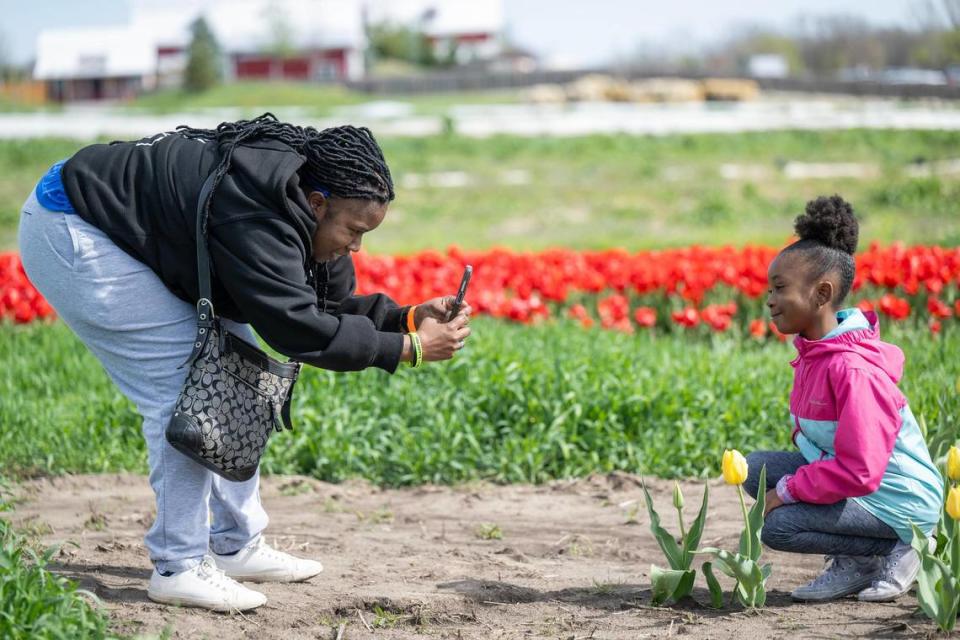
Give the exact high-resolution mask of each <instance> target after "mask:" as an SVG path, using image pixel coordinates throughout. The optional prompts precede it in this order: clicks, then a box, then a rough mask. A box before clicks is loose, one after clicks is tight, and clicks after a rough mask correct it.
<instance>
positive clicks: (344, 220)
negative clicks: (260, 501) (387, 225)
mask: <svg viewBox="0 0 960 640" xmlns="http://www.w3.org/2000/svg"><path fill="white" fill-rule="evenodd" d="M307 200H308V202H309V203H310V208H311V209H312V210H313V215H314V216H315V217H316V219H317V230H316V232H315V233H314V234H313V259H314V260H315V261H316V262H327V261H329V260H334V259H336V258H339V257H340V256H345V255H347V254H348V253H350V252H356V251H360V246H361V244H362V242H363V234H365V233H367V232H368V231H373V230H374V229H376V228H377V227H378V226H380V223H381V222H383V218H384V216H386V215H387V205H386V204H381V203H379V202H377V201H376V200H363V199H360V198H337V197H335V196H333V197H330V198H327V197H325V196H324V195H323V194H322V193H320V192H319V191H314V192H312V193H310V195H309V197H308V198H307Z"/></svg>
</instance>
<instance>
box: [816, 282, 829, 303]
mask: <svg viewBox="0 0 960 640" xmlns="http://www.w3.org/2000/svg"><path fill="white" fill-rule="evenodd" d="M815 296H816V300H817V306H818V307H822V306H823V305H825V304H830V302H831V301H832V300H833V283H832V282H830V281H829V280H823V281H822V282H820V283H818V284H817V289H816V293H815Z"/></svg>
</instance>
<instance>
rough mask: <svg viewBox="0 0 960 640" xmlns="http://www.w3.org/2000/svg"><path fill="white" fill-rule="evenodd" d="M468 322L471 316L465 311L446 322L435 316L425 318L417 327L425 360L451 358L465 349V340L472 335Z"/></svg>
mask: <svg viewBox="0 0 960 640" xmlns="http://www.w3.org/2000/svg"><path fill="white" fill-rule="evenodd" d="M451 300H453V298H451ZM468 322H469V318H468V317H467V315H466V314H464V313H463V312H461V313H459V314H458V315H457V317H456V318H454V319H453V320H451V321H450V322H444V323H441V322H438V321H437V320H436V319H435V318H433V317H428V318H424V320H423V324H420V325H418V328H417V335H419V336H420V345H421V347H422V349H423V360H424V362H435V361H437V360H449V359H450V358H452V357H453V356H454V354H456V352H457V351H459V350H460V349H463V345H464V342H465V341H466V339H467V337H468V336H469V335H470V327H468V326H467V323H468Z"/></svg>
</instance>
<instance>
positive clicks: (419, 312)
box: [413, 296, 473, 327]
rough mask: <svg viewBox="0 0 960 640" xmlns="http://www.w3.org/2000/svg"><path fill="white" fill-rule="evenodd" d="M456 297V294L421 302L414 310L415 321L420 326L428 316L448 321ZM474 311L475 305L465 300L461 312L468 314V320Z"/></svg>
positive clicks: (438, 320)
mask: <svg viewBox="0 0 960 640" xmlns="http://www.w3.org/2000/svg"><path fill="white" fill-rule="evenodd" d="M456 299H457V298H456V296H443V297H441V298H433V299H431V300H427V301H426V302H421V303H420V304H418V305H417V308H416V310H415V311H414V312H413V321H414V323H416V325H417V327H419V326H420V325H421V324H422V323H423V321H424V320H425V319H427V318H433V319H434V320H436V321H437V322H446V321H447V317H448V316H449V315H450V310H451V309H453V302H454V301H455V300H456ZM472 312H473V307H471V306H470V304H469V303H468V302H467V301H466V300H464V301H463V305H462V306H461V307H460V313H461V314H463V315H465V316H467V320H468V321H469V319H470V314H471V313H472Z"/></svg>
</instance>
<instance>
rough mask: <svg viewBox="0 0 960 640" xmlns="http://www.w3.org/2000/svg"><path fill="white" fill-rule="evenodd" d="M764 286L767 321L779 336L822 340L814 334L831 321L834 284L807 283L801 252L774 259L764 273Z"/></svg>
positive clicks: (806, 266) (788, 253)
mask: <svg viewBox="0 0 960 640" xmlns="http://www.w3.org/2000/svg"><path fill="white" fill-rule="evenodd" d="M767 285H768V288H767V307H768V308H769V309H770V319H771V320H773V324H774V325H776V327H777V329H778V330H779V331H780V332H781V333H787V334H800V335H802V336H803V337H805V338H808V339H811V340H818V339H820V338H821V337H822V335H816V334H817V332H818V331H819V330H820V329H821V328H822V327H823V326H824V324H825V323H826V322H828V321H829V320H830V319H832V318H834V312H833V307H832V305H831V304H830V302H831V300H832V298H833V290H834V284H833V283H832V282H830V281H829V280H828V279H821V280H819V281H818V280H811V279H810V277H809V266H808V265H807V264H806V262H805V260H804V256H803V253H802V252H800V251H787V252H785V253H781V254H780V255H778V256H777V257H776V259H775V260H774V261H773V262H772V263H770V268H769V269H768V270H767ZM834 322H835V320H834Z"/></svg>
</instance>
